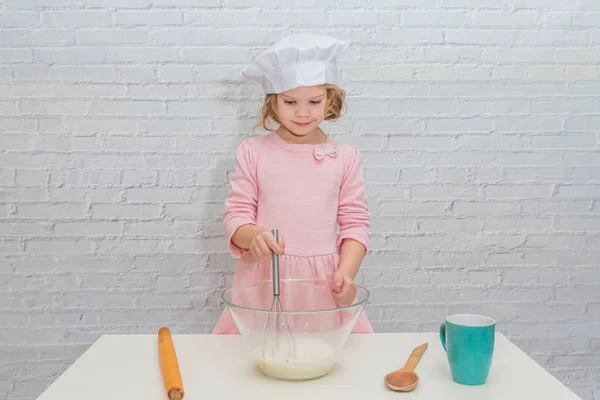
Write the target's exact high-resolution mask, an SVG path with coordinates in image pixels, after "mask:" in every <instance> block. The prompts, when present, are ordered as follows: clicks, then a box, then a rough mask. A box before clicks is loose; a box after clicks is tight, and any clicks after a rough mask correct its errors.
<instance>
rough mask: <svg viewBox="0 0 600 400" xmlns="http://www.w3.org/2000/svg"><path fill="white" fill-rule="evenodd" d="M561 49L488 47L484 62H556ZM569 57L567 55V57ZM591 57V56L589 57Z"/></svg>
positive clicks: (484, 53)
mask: <svg viewBox="0 0 600 400" xmlns="http://www.w3.org/2000/svg"><path fill="white" fill-rule="evenodd" d="M560 51H561V49H557V50H554V49H552V48H536V47H529V48H525V47H523V48H500V47H498V48H494V47H488V48H486V49H484V50H483V58H482V59H483V61H484V62H489V63H492V64H494V63H496V64H503V63H507V62H513V63H540V62H548V63H551V62H554V61H556V60H555V54H556V57H558V53H559V52H560ZM565 57H567V55H565ZM588 57H589V56H588Z"/></svg>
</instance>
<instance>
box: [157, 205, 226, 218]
mask: <svg viewBox="0 0 600 400" xmlns="http://www.w3.org/2000/svg"><path fill="white" fill-rule="evenodd" d="M222 211H223V205H222V204H221V203H217V204H213V203H205V204H202V205H199V204H166V205H165V216H166V217H168V218H178V219H179V218H181V219H197V218H206V217H209V216H214V215H220V214H221V213H222Z"/></svg>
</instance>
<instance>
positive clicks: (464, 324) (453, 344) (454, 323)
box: [440, 314, 496, 385]
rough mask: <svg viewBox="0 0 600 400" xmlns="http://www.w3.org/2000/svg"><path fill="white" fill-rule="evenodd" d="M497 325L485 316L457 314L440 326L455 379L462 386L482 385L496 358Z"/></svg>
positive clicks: (443, 344)
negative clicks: (494, 357) (493, 359)
mask: <svg viewBox="0 0 600 400" xmlns="http://www.w3.org/2000/svg"><path fill="white" fill-rule="evenodd" d="M495 335H496V321H494V320H493V319H491V318H489V317H485V316H483V315H474V314H456V315H450V316H448V317H446V321H445V322H444V323H443V324H442V325H441V326H440V339H441V341H442V346H444V350H445V351H446V354H447V357H448V363H449V364H450V373H451V374H452V379H453V380H454V381H455V382H457V383H460V384H463V385H483V384H484V383H485V382H486V381H487V378H488V375H489V373H490V367H491V366H492V356H493V354H494V339H495Z"/></svg>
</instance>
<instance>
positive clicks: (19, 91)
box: [0, 83, 52, 106]
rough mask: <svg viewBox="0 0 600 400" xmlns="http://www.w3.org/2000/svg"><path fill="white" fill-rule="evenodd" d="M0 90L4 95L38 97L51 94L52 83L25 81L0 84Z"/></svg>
mask: <svg viewBox="0 0 600 400" xmlns="http://www.w3.org/2000/svg"><path fill="white" fill-rule="evenodd" d="M0 90H1V91H2V93H3V94H4V95H5V96H6V97H40V96H51V95H52V85H50V84H36V83H27V84H10V85H0ZM15 106H16V105H15Z"/></svg>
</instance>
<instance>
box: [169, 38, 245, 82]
mask: <svg viewBox="0 0 600 400" xmlns="http://www.w3.org/2000/svg"><path fill="white" fill-rule="evenodd" d="M248 58H249V52H248V48H247V47H246V46H239V47H237V48H236V47H235V46H232V47H231V48H230V47H214V46H213V47H201V46H194V47H183V48H182V49H181V61H182V62H184V63H201V64H204V63H210V64H213V63H214V64H224V63H243V62H247V61H248ZM220 68H221V70H223V71H224V75H225V76H226V78H223V79H226V80H241V77H240V75H239V74H235V71H234V70H233V69H232V68H231V67H229V66H225V65H221V66H220ZM197 70H198V71H199V72H202V74H201V75H200V76H206V75H207V72H206V71H209V70H214V67H213V66H208V67H206V66H203V65H200V66H198V68H197ZM213 74H215V72H213ZM236 78H237V79H236ZM207 80H208V81H212V79H207Z"/></svg>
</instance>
